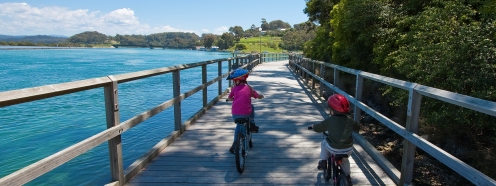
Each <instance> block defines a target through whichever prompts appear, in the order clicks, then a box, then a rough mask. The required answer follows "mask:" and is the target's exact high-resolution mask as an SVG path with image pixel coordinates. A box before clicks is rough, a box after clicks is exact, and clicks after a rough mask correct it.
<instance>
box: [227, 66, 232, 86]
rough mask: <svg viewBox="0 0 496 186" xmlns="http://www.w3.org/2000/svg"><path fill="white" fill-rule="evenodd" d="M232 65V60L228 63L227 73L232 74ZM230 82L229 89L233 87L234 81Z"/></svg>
mask: <svg viewBox="0 0 496 186" xmlns="http://www.w3.org/2000/svg"><path fill="white" fill-rule="evenodd" d="M232 63H233V60H232V59H230V60H229V62H228V63H227V72H231V70H232ZM228 82H229V87H231V86H232V81H231V80H228Z"/></svg>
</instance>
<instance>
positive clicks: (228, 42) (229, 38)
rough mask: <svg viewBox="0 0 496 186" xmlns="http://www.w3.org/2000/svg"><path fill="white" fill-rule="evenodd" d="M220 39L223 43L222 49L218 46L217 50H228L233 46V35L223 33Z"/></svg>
mask: <svg viewBox="0 0 496 186" xmlns="http://www.w3.org/2000/svg"><path fill="white" fill-rule="evenodd" d="M221 39H222V41H223V42H224V45H223V46H224V48H221V47H220V46H219V48H221V49H228V48H230V47H232V46H234V44H235V38H234V35H233V34H232V33H228V32H224V33H223V34H222V36H221Z"/></svg>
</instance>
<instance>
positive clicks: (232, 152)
mask: <svg viewBox="0 0 496 186" xmlns="http://www.w3.org/2000/svg"><path fill="white" fill-rule="evenodd" d="M229 153H231V154H234V143H233V144H232V145H231V148H229Z"/></svg>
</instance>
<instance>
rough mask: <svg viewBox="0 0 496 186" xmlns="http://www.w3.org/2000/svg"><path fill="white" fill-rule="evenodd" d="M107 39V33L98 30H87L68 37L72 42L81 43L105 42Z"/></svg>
mask: <svg viewBox="0 0 496 186" xmlns="http://www.w3.org/2000/svg"><path fill="white" fill-rule="evenodd" d="M106 40H107V35H105V34H102V33H99V32H97V31H86V32H83V33H79V34H76V35H73V36H71V37H69V38H68V41H69V42H71V43H81V44H101V43H105V41H106Z"/></svg>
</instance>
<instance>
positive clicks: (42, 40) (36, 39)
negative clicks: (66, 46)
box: [0, 35, 68, 44]
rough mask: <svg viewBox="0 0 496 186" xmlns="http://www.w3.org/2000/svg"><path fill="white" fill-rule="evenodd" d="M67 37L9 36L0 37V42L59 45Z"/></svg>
mask: <svg viewBox="0 0 496 186" xmlns="http://www.w3.org/2000/svg"><path fill="white" fill-rule="evenodd" d="M67 38H68V37H66V36H58V35H57V36H55V35H50V36H48V35H35V36H10V35H0V41H5V42H9V41H14V42H32V43H35V44H37V43H47V44H51V43H60V42H65V41H66V40H67Z"/></svg>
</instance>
